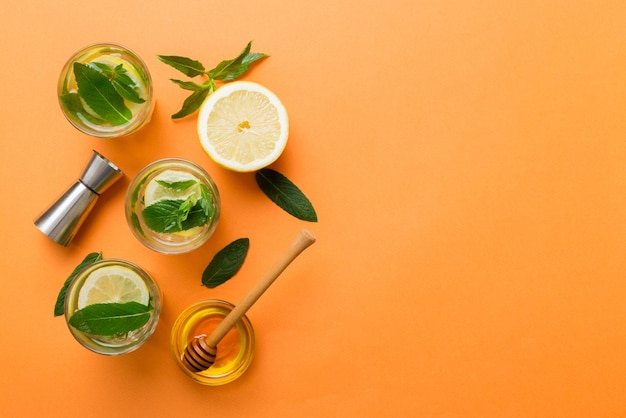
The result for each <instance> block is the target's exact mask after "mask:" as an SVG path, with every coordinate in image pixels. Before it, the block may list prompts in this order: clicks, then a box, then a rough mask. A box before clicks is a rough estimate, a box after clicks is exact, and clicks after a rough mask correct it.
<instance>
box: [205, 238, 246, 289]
mask: <svg viewBox="0 0 626 418" xmlns="http://www.w3.org/2000/svg"><path fill="white" fill-rule="evenodd" d="M248 248H250V240H249V239H248V238H239V239H237V240H235V241H233V242H231V243H230V244H228V245H227V246H226V247H224V248H222V249H221V250H220V251H218V252H217V254H215V256H214V257H213V259H212V260H211V262H210V263H209V265H208V266H207V267H206V269H204V272H203V273H202V284H203V285H204V286H206V287H208V288H215V287H217V286H219V285H221V284H222V283H224V282H226V281H228V280H229V279H230V278H231V277H233V276H234V275H235V274H236V273H237V272H238V271H239V269H240V268H241V265H242V264H243V262H244V260H245V259H246V255H247V254H248Z"/></svg>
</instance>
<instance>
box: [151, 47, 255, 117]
mask: <svg viewBox="0 0 626 418" xmlns="http://www.w3.org/2000/svg"><path fill="white" fill-rule="evenodd" d="M251 47H252V41H250V42H248V45H246V47H245V48H244V49H243V51H241V52H240V53H239V55H238V56H237V57H236V58H233V59H231V60H226V61H222V62H220V63H219V64H218V65H217V66H216V67H215V68H213V69H212V70H209V71H207V70H206V69H205V68H204V65H202V63H200V62H199V61H196V60H192V59H190V58H186V57H179V56H175V55H157V57H158V58H159V60H161V62H163V63H165V64H167V65H169V66H171V67H174V68H175V69H177V70H178V71H180V72H182V73H183V74H185V75H186V76H188V77H192V78H193V77H196V76H204V78H205V79H207V80H206V81H205V82H204V83H202V84H198V83H194V82H192V81H182V80H176V79H170V80H171V81H172V82H173V83H174V84H177V85H178V86H179V87H180V88H182V89H183V90H190V91H192V92H193V93H192V94H191V95H190V96H188V97H187V98H186V99H185V101H184V102H183V105H182V107H181V109H180V110H179V111H178V112H176V113H174V114H173V115H172V116H171V117H172V119H180V118H183V117H185V116H189V115H191V114H192V113H194V112H195V111H196V110H198V109H199V108H200V106H201V105H202V103H203V102H204V100H205V99H206V98H207V96H208V95H209V94H211V93H213V92H214V91H215V89H216V85H215V80H219V81H224V82H225V81H231V80H234V79H236V78H238V77H240V76H241V75H242V74H243V73H245V72H246V71H248V69H249V68H250V65H252V64H253V63H254V62H256V61H258V60H260V59H262V58H265V57H267V55H265V54H263V53H259V52H250V48H251Z"/></svg>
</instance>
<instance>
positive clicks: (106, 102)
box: [58, 43, 155, 138]
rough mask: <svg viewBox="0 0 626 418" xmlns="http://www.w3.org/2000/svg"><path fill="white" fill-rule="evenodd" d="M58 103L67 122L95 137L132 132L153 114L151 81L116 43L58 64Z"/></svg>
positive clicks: (130, 54) (92, 48)
mask: <svg viewBox="0 0 626 418" xmlns="http://www.w3.org/2000/svg"><path fill="white" fill-rule="evenodd" d="M58 96H59V104H60V106H61V109H62V111H63V114H64V115H65V117H66V118H67V120H68V121H69V122H70V123H71V124H72V125H73V126H74V127H76V128H77V129H78V130H80V131H82V132H84V133H86V134H88V135H91V136H95V137H101V138H115V137H121V136H125V135H129V134H131V133H133V132H136V131H137V130H138V129H140V128H141V127H142V126H144V125H145V124H146V123H148V122H149V121H150V118H151V117H152V112H153V110H154V103H155V101H154V98H153V92H152V79H151V77H150V73H149V72H148V68H147V67H146V65H145V64H144V62H143V61H142V60H141V58H139V56H137V55H136V54H135V53H134V52H132V51H131V50H129V49H128V48H125V47H123V46H121V45H117V44H108V43H107V44H95V45H91V46H88V47H86V48H84V49H82V50H80V51H78V52H77V53H76V54H74V56H72V57H71V58H70V59H69V60H68V61H67V63H66V64H65V65H64V66H63V69H62V71H61V75H60V77H59V83H58Z"/></svg>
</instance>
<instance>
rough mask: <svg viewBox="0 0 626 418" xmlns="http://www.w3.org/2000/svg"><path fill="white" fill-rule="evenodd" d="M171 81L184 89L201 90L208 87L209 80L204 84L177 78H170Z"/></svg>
mask: <svg viewBox="0 0 626 418" xmlns="http://www.w3.org/2000/svg"><path fill="white" fill-rule="evenodd" d="M170 81H171V82H172V83H174V84H176V85H177V86H179V87H180V88H181V89H183V90H190V91H201V90H204V89H206V88H207V87H208V82H206V83H203V84H198V83H195V82H193V81H182V80H176V79H175V78H170Z"/></svg>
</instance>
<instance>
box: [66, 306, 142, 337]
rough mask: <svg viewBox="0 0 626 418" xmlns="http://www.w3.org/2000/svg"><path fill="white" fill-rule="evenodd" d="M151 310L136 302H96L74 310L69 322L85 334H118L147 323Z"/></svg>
mask: <svg viewBox="0 0 626 418" xmlns="http://www.w3.org/2000/svg"><path fill="white" fill-rule="evenodd" d="M151 310H152V308H151V307H150V306H146V305H143V304H141V303H138V302H128V303H96V304H93V305H89V306H85V307H84V308H83V309H80V310H78V311H76V312H74V314H73V315H72V316H71V317H70V319H69V324H70V325H71V326H73V327H74V328H76V329H77V330H79V331H82V332H86V333H87V334H93V335H101V336H113V335H120V334H125V333H127V332H130V331H133V330H136V329H138V328H141V327H143V326H144V325H145V324H147V323H148V321H149V320H150V311H151Z"/></svg>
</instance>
